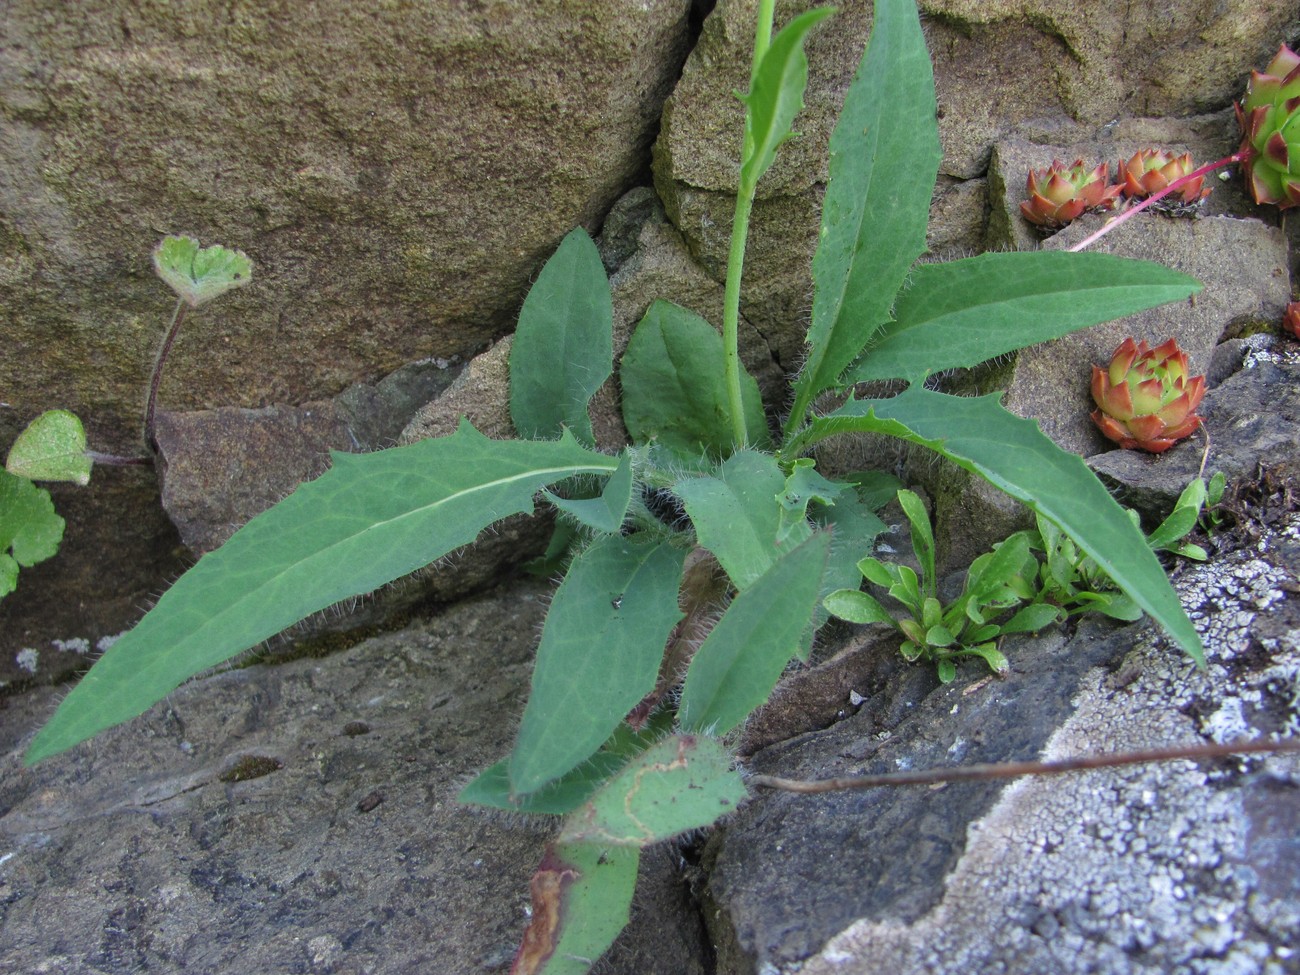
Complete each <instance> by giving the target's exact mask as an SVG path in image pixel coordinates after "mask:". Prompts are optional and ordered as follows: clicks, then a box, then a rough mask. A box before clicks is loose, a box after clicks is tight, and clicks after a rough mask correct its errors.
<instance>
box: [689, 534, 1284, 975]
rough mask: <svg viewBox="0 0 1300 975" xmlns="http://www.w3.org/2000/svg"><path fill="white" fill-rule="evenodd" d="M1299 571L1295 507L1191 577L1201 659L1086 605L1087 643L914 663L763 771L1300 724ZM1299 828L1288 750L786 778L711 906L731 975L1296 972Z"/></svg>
mask: <svg viewBox="0 0 1300 975" xmlns="http://www.w3.org/2000/svg"><path fill="white" fill-rule="evenodd" d="M1297 564H1300V521H1297V520H1296V519H1294V518H1292V520H1291V521H1290V522H1289V523H1288V524H1286V525H1284V526H1282V527H1281V530H1279V531H1277V532H1271V533H1269V534H1268V535H1266V536H1265V537H1264V538H1263V539H1262V540H1261V541H1260V543H1259V544H1258V547H1257V548H1255V549H1248V550H1245V551H1241V552H1238V553H1235V554H1233V555H1231V556H1228V557H1226V558H1224V559H1222V560H1219V561H1217V562H1215V563H1212V564H1210V565H1207V566H1204V567H1197V568H1195V569H1193V570H1190V571H1188V572H1185V573H1183V574H1182V576H1181V577H1180V578H1179V579H1178V583H1177V585H1178V588H1179V591H1180V593H1181V595H1182V597H1183V600H1184V604H1185V605H1186V606H1187V608H1188V611H1189V613H1191V615H1192V617H1193V619H1194V620H1196V622H1197V624H1198V627H1199V628H1200V629H1201V631H1202V634H1203V636H1204V637H1205V639H1206V642H1207V645H1208V646H1207V652H1208V656H1209V659H1210V667H1209V669H1208V671H1205V672H1198V671H1197V670H1196V669H1195V667H1194V665H1193V664H1192V663H1191V661H1190V660H1188V659H1186V658H1183V657H1182V656H1180V655H1179V653H1178V651H1177V650H1175V649H1173V648H1171V647H1170V646H1169V645H1168V644H1167V643H1166V642H1165V641H1164V640H1162V639H1160V638H1158V637H1154V635H1153V634H1152V633H1151V632H1150V629H1149V628H1148V627H1146V626H1144V625H1137V626H1133V627H1127V628H1124V629H1120V630H1114V629H1111V628H1109V627H1108V626H1106V625H1104V624H1097V623H1093V622H1091V621H1087V622H1085V623H1083V624H1082V625H1080V627H1079V628H1078V631H1077V632H1076V634H1075V635H1074V636H1073V637H1072V638H1070V639H1066V638H1065V637H1063V636H1062V635H1060V634H1044V635H1043V636H1041V637H1038V638H1026V639H1023V640H1021V639H1016V640H1009V641H1007V642H1006V643H1005V644H1004V647H1003V649H1004V650H1005V651H1007V653H1008V655H1009V657H1010V658H1011V661H1012V674H1011V675H1010V676H1009V677H1007V678H1005V679H1003V680H993V679H989V678H987V677H981V676H980V675H978V674H975V673H973V672H970V671H967V672H965V673H963V674H962V675H961V676H959V679H958V681H957V682H956V683H954V684H952V685H948V686H947V687H937V686H935V685H936V683H937V682H936V681H934V679H933V677H930V678H929V680H928V682H925V683H923V684H921V686H918V680H917V678H916V676H915V673H911V674H907V673H904V674H903V675H902V679H900V680H898V681H896V682H895V683H894V684H893V685H891V686H889V687H887V688H886V689H885V690H884V691H882V692H880V693H877V694H874V695H871V696H870V697H868V699H867V700H866V702H865V703H863V704H862V706H861V708H860V709H859V710H858V711H857V713H856V714H854V715H853V716H852V717H850V718H847V719H846V720H843V721H841V722H838V723H837V724H835V725H833V726H832V727H830V728H828V729H826V730H825V731H820V732H812V733H809V734H806V735H804V736H802V737H799V738H796V739H794V740H792V741H789V742H786V743H783V744H779V745H773V746H771V747H769V748H767V749H765V750H763V751H760V752H759V753H758V754H757V755H756V756H754V758H753V759H752V761H751V765H752V767H753V769H754V770H755V771H758V772H763V773H767V774H776V775H784V776H789V777H795V778H821V777H827V776H842V775H852V774H861V773H868V772H880V771H889V770H892V769H905V768H928V767H932V766H940V765H956V764H968V763H973V762H981V761H1004V760H1015V759H1026V758H1034V757H1038V756H1041V757H1043V758H1045V759H1053V758H1066V757H1073V756H1077V755H1081V754H1096V753H1100V752H1106V751H1121V750H1134V749H1141V748H1156V747H1168V746H1170V745H1174V744H1178V743H1186V744H1195V743H1196V742H1199V741H1204V740H1207V739H1209V740H1214V741H1231V740H1237V739H1239V738H1247V737H1249V738H1254V737H1259V736H1261V735H1270V734H1292V735H1293V734H1295V733H1296V732H1297V731H1300V704H1298V699H1297V688H1298V687H1300V684H1298V683H1297V681H1298V680H1300V609H1298V607H1300V603H1297V601H1296V600H1295V598H1294V595H1292V594H1291V593H1293V592H1294V589H1295V585H1296V577H1295V573H1294V567H1295V566H1296V565H1297ZM851 689H852V690H857V688H856V687H853V688H850V687H845V688H844V689H843V693H844V696H845V698H847V697H848V694H849V691H850V690H851ZM864 696H865V695H864ZM846 703H847V701H846ZM849 710H852V707H851V706H850V707H849ZM1297 822H1300V759H1297V758H1296V756H1294V755H1288V756H1278V757H1270V758H1264V759H1250V760H1245V759H1243V760H1231V761H1222V762H1210V763H1201V764H1199V765H1198V764H1196V763H1191V762H1180V763H1170V764H1163V765H1153V766H1143V767H1136V768H1128V769H1120V770H1102V771H1096V772H1089V773H1086V774H1080V775H1076V776H1070V777H1068V778H1053V779H1045V780H1040V781H1032V780H1027V781H1021V782H1018V783H1015V784H1007V783H992V782H978V783H956V784H949V785H947V786H944V787H942V788H932V789H925V788H921V787H914V788H910V789H889V790H875V791H869V792H860V793H857V792H846V793H833V794H829V795H824V796H795V795H791V794H783V793H769V794H764V795H762V796H760V797H759V798H758V799H756V800H755V801H754V802H752V803H751V804H750V805H749V806H747V807H746V808H745V809H743V810H742V811H741V812H740V813H739V814H738V815H737V816H736V818H735V819H733V820H732V821H731V822H730V823H728V824H727V826H726V828H725V829H724V830H723V831H721V832H720V833H719V834H718V836H717V837H716V838H715V840H714V841H713V843H712V851H711V853H712V856H711V857H710V856H709V855H706V860H705V863H706V867H708V868H709V869H710V876H709V892H710V894H711V896H712V898H713V900H714V910H713V911H712V912H710V913H708V914H706V917H708V918H710V919H711V930H712V931H713V936H714V939H715V941H716V942H717V943H718V944H719V946H720V947H719V967H718V972H719V973H720V975H733V973H737V975H738V973H747V975H748V973H755V972H761V973H767V975H775V973H777V972H791V973H793V972H796V971H798V972H801V973H804V975H808V973H813V972H816V973H819V975H820V973H827V975H829V973H833V972H844V973H849V972H853V973H858V972H874V971H888V972H897V973H899V975H911V973H918V975H919V973H921V972H925V973H934V975H948V973H960V972H970V971H997V972H1002V973H1004V975H1032V973H1040V972H1044V971H1051V972H1055V973H1060V975H1076V973H1077V975H1083V973H1086V972H1097V971H1105V972H1114V973H1125V975H1128V973H1134V975H1137V973H1143V975H1145V973H1151V975H1155V973H1158V972H1224V973H1226V972H1240V973H1281V972H1284V971H1294V970H1295V969H1294V967H1293V966H1294V964H1295V955H1294V949H1295V944H1294V926H1295V924H1296V923H1297V921H1298V920H1300V889H1298V888H1297V887H1296V885H1295V880H1294V878H1295V876H1296V874H1297V871H1298V870H1300V846H1297V844H1296V840H1295V837H1296V825H1297Z"/></svg>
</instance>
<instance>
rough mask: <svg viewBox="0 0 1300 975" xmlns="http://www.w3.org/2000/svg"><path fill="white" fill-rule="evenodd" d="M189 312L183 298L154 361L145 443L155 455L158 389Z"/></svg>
mask: <svg viewBox="0 0 1300 975" xmlns="http://www.w3.org/2000/svg"><path fill="white" fill-rule="evenodd" d="M188 311H189V305H187V304H186V303H185V299H184V298H181V299H179V300H178V301H177V302H176V310H175V311H174V312H172V321H171V325H169V326H168V327H167V337H166V338H165V339H163V344H162V348H161V349H159V350H158V358H157V359H155V360H154V364H153V376H152V378H151V379H150V380H149V400H148V402H147V403H146V404H145V408H144V442H145V444H146V445H147V446H148V447H149V449H150V450H152V451H153V452H154V453H157V452H158V441H157V440H155V439H154V435H153V431H154V412H155V411H156V409H157V406H158V387H159V386H161V385H162V373H163V365H164V364H165V363H166V362H167V356H168V355H170V354H171V351H172V343H173V342H175V341H176V334H177V333H178V332H179V331H180V330H181V323H182V322H184V321H185V315H186V313H187V312H188Z"/></svg>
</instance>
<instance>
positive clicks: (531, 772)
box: [510, 535, 686, 793]
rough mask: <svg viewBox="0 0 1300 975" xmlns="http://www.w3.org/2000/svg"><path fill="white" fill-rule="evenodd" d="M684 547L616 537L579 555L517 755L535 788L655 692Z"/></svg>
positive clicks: (553, 615)
mask: <svg viewBox="0 0 1300 975" xmlns="http://www.w3.org/2000/svg"><path fill="white" fill-rule="evenodd" d="M685 557H686V552H685V550H684V549H681V548H677V547H676V546H674V545H672V544H670V543H669V542H647V541H644V540H641V539H639V538H638V537H637V536H635V535H631V536H624V535H609V536H606V537H604V538H601V539H598V540H597V541H596V542H595V543H594V544H593V545H592V546H591V547H590V548H588V549H587V550H586V551H585V552H583V553H582V554H581V555H579V556H578V557H577V558H576V559H574V561H573V565H572V566H570V567H569V573H568V575H566V576H565V578H564V582H563V583H562V584H561V585H560V588H559V589H558V590H557V591H556V593H555V598H554V600H552V602H551V608H550V612H548V613H547V615H546V624H545V625H544V626H543V628H542V642H541V645H540V646H539V647H538V649H537V663H536V665H535V666H534V669H533V689H532V692H531V693H530V694H529V696H528V706H527V707H526V708H525V709H524V716H523V720H522V721H521V722H520V725H519V741H518V743H517V744H516V745H515V749H514V752H513V753H512V754H511V756H510V784H511V786H512V787H513V789H514V791H515V792H517V793H529V792H532V791H534V790H536V789H540V788H541V787H542V786H544V785H546V783H548V782H550V781H552V780H553V779H556V778H558V777H559V776H561V775H564V774H565V773H566V772H568V771H569V770H570V769H572V768H573V767H574V766H576V765H578V764H579V763H580V762H583V761H585V760H586V759H587V758H588V757H590V756H591V755H592V754H593V753H594V752H595V751H596V750H597V749H598V748H600V746H601V745H603V744H604V743H605V741H606V739H608V738H609V736H610V734H611V732H613V730H614V729H615V728H616V727H618V724H619V722H620V721H622V720H623V718H624V717H625V716H626V715H627V713H628V712H629V711H631V710H632V709H633V708H634V707H636V705H637V703H638V702H639V701H640V700H641V699H642V698H643V697H645V696H646V695H647V694H649V693H650V691H651V690H653V689H654V686H655V679H656V678H657V677H658V675H659V662H660V661H661V660H662V659H663V655H664V645H665V644H666V643H667V642H668V636H669V634H671V633H672V629H673V627H674V626H675V625H676V623H677V621H678V620H679V619H681V618H682V613H681V610H680V609H679V608H678V606H677V591H678V589H679V587H680V585H681V580H682V562H683V560H684V559H685Z"/></svg>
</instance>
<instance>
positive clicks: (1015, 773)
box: [747, 738, 1300, 794]
mask: <svg viewBox="0 0 1300 975" xmlns="http://www.w3.org/2000/svg"><path fill="white" fill-rule="evenodd" d="M1295 751H1300V739H1296V738H1288V739H1285V740H1283V741H1232V742H1226V743H1222V744H1219V743H1216V744H1209V745H1188V746H1186V747H1184V748H1152V749H1147V750H1145V751H1136V752H1119V753H1117V754H1114V755H1085V756H1083V757H1081V758H1066V759H1061V760H1060V761H1055V762H993V763H987V764H980V765H966V766H963V767H961V768H938V769H923V770H918V771H914V772H885V773H882V774H880V775H854V776H844V777H841V778H835V779H785V778H781V777H779V776H775V775H751V776H750V777H749V779H748V780H747V781H748V783H749V784H750V785H751V786H756V787H759V788H765V789H779V790H781V791H782V792H800V793H804V794H813V793H821V792H843V791H847V790H852V789H876V788H881V787H884V786H902V785H937V784H939V783H941V782H969V781H972V780H985V779H1014V778H1020V777H1021V776H1025V775H1061V774H1064V773H1066V772H1082V771H1086V770H1088V769H1098V768H1117V767H1119V766H1123V765H1146V764H1149V763H1152V762H1173V761H1180V760H1195V759H1205V758H1227V757H1229V756H1232V755H1253V754H1260V753H1263V752H1295Z"/></svg>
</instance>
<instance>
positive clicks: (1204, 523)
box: [1147, 471, 1227, 562]
mask: <svg viewBox="0 0 1300 975" xmlns="http://www.w3.org/2000/svg"><path fill="white" fill-rule="evenodd" d="M1226 487H1227V478H1225V477H1224V474H1223V472H1222V471H1219V472H1217V473H1216V474H1214V476H1212V477H1211V478H1210V480H1209V482H1208V483H1206V481H1205V479H1204V478H1200V477H1197V478H1194V479H1193V480H1192V481H1191V482H1190V483H1189V484H1188V485H1187V487H1185V488H1183V493H1182V494H1180V495H1179V496H1178V501H1177V502H1176V503H1175V504H1174V510H1173V511H1171V512H1170V513H1169V517H1167V518H1166V519H1165V520H1164V521H1162V522H1161V523H1160V524H1159V526H1157V528H1156V530H1155V531H1153V532H1152V533H1151V534H1150V535H1149V536H1147V541H1148V542H1150V544H1151V547H1152V548H1153V549H1154V550H1155V551H1157V552H1169V553H1171V554H1173V555H1181V556H1182V557H1183V558H1185V559H1192V560H1194V561H1196V562H1204V561H1205V560H1206V559H1207V558H1209V553H1207V552H1206V551H1205V549H1204V548H1203V547H1202V546H1200V545H1195V544H1193V543H1191V542H1188V541H1185V539H1186V538H1187V536H1188V535H1190V534H1191V533H1192V532H1193V531H1194V530H1196V529H1197V528H1200V529H1201V530H1202V531H1203V532H1205V533H1206V534H1209V533H1210V532H1212V531H1213V530H1214V529H1216V528H1218V527H1219V526H1220V525H1221V524H1223V515H1222V514H1221V513H1220V512H1218V511H1216V510H1215V509H1216V508H1217V507H1218V505H1219V502H1220V501H1222V500H1223V492H1224V489H1225V488H1226Z"/></svg>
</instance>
